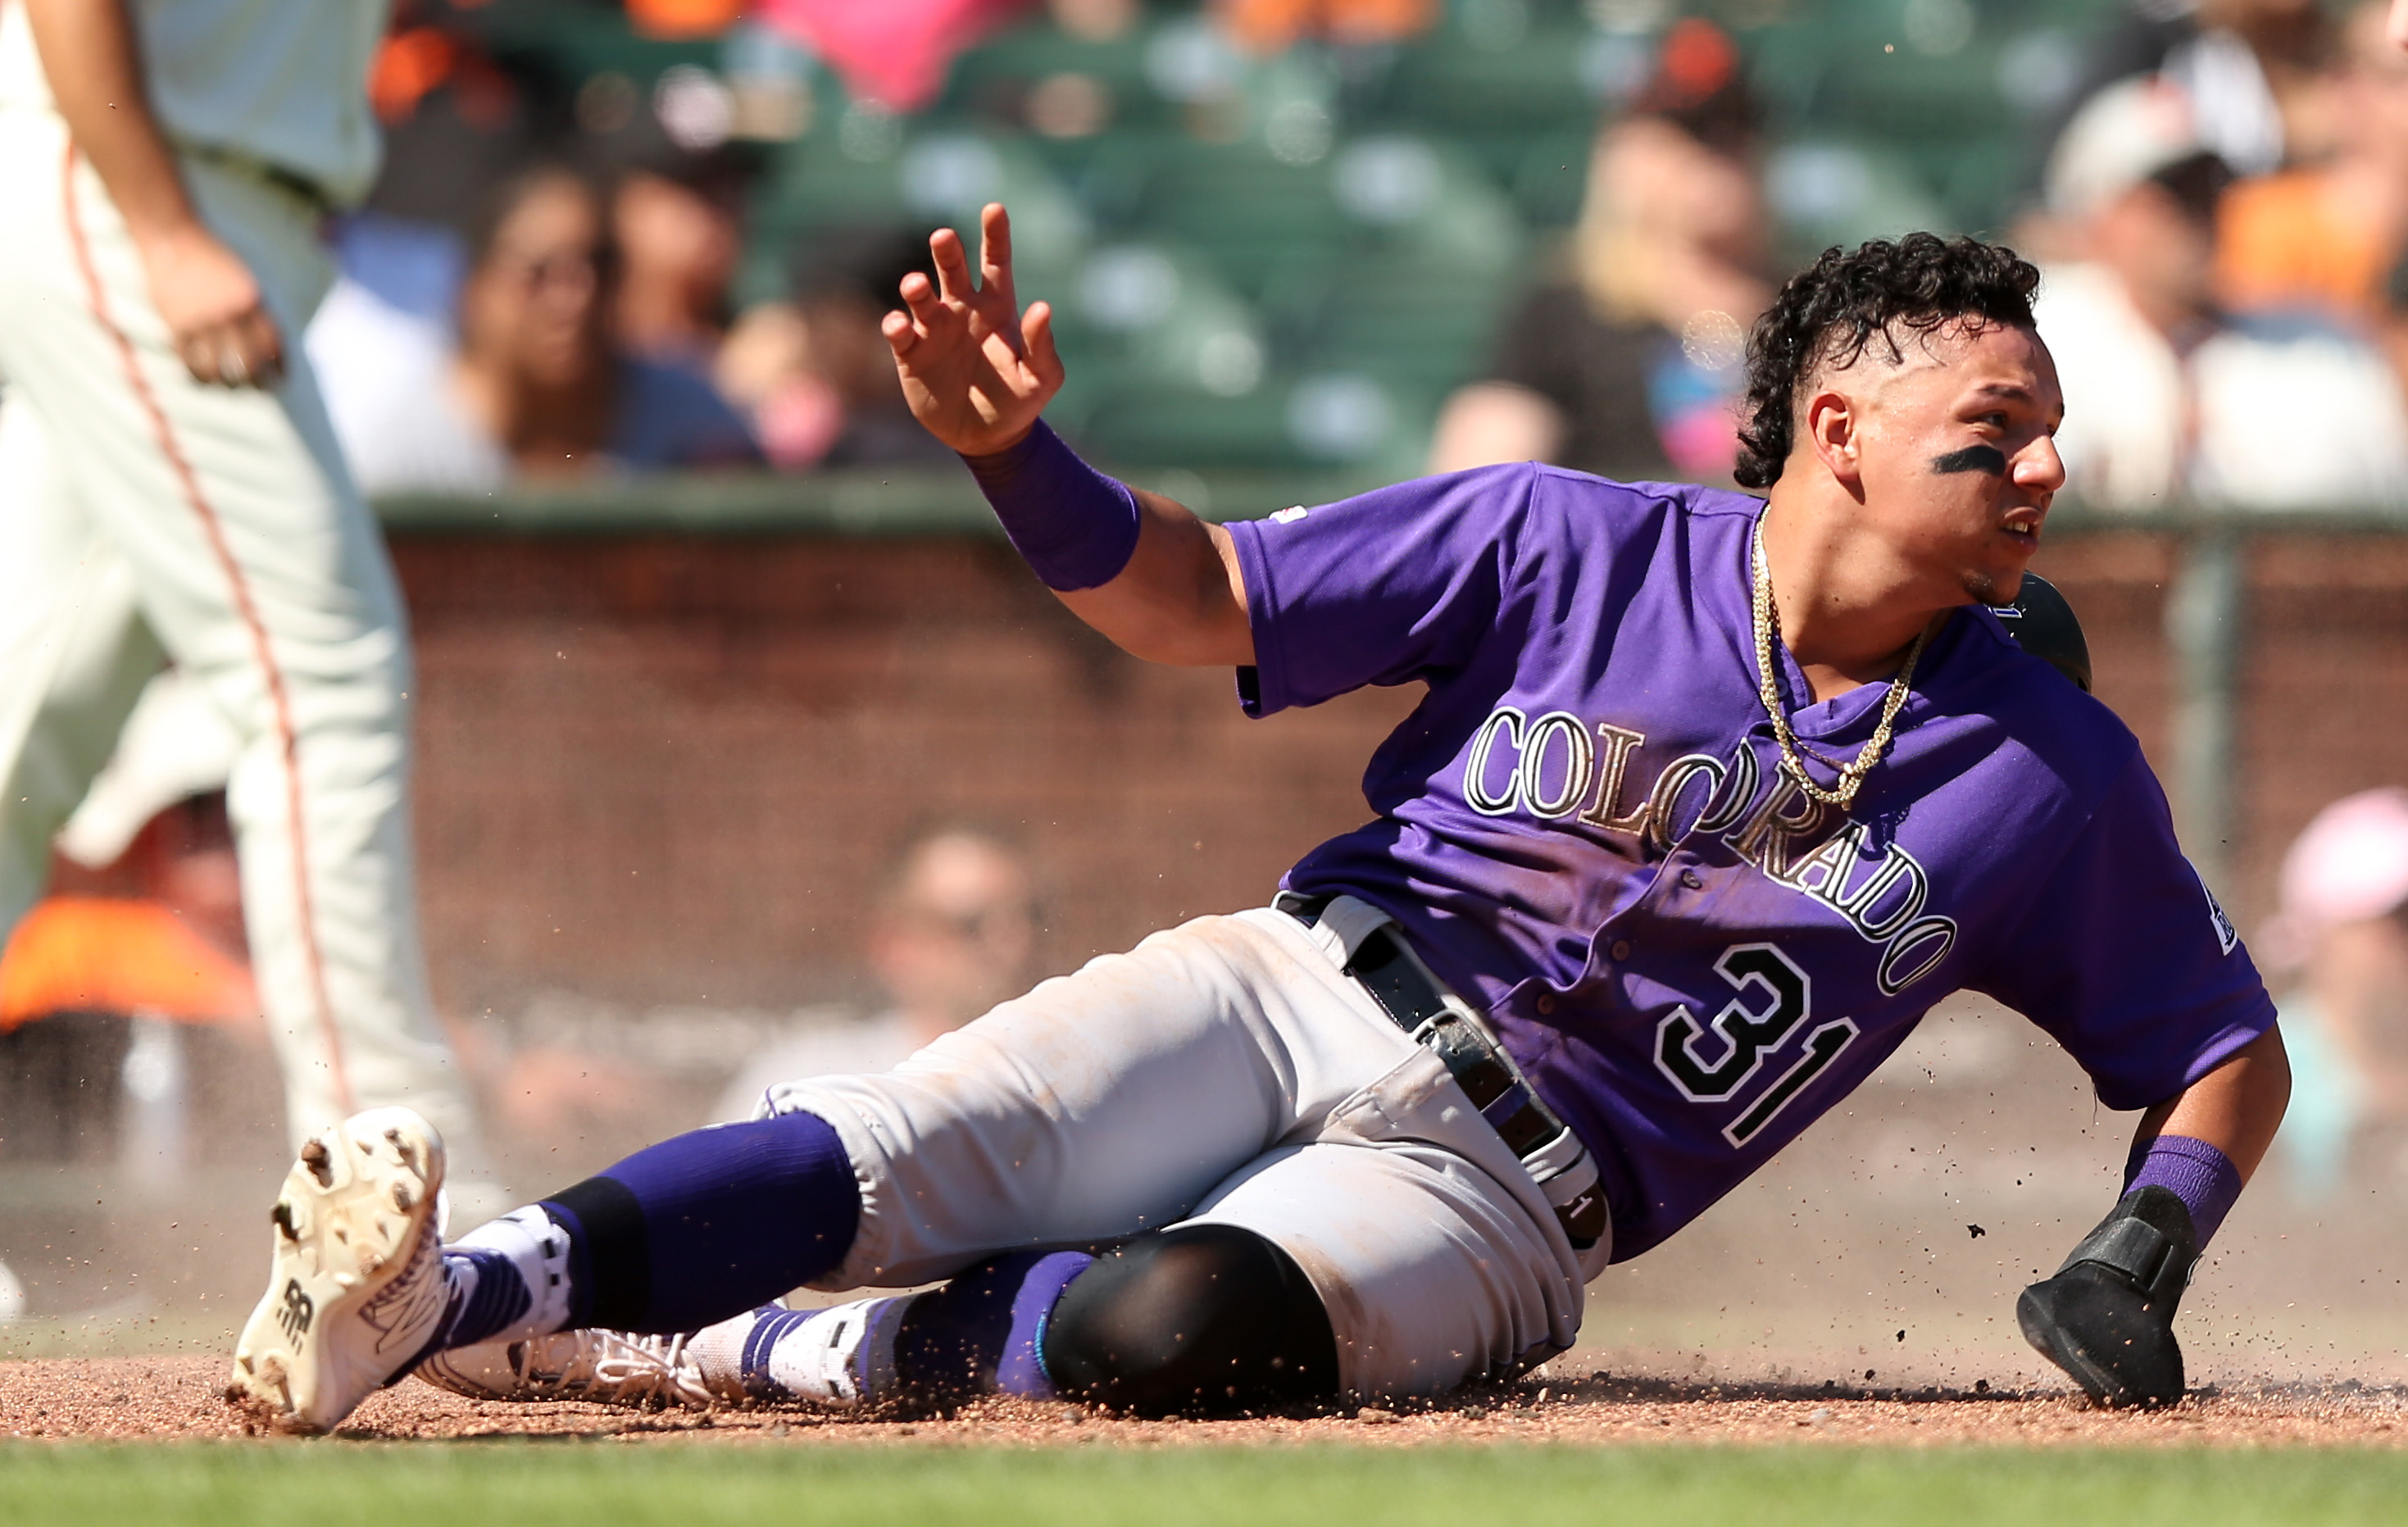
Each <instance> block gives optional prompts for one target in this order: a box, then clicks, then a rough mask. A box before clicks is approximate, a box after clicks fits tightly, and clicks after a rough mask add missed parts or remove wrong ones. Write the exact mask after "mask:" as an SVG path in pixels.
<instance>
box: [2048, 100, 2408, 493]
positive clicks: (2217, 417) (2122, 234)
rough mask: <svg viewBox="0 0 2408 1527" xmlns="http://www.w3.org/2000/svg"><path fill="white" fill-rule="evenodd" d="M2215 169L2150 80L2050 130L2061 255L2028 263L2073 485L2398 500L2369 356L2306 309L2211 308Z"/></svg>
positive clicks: (2403, 470)
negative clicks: (2063, 234)
mask: <svg viewBox="0 0 2408 1527" xmlns="http://www.w3.org/2000/svg"><path fill="white" fill-rule="evenodd" d="M2230 178H2231V174H2230V170H2229V168H2228V167H2227V166H2226V165H2225V164H2224V162H2223V161H2222V160H2221V159H2220V158H2218V157H2217V156H2216V155H2215V154H2214V152H2213V151H2211V150H2210V149H2209V148H2208V146H2207V144H2206V141H2205V140H2204V139H2203V138H2202V137H2201V136H2200V130H2199V124H2198V116H2197V112H2196V111H2195V109H2194V108H2193V104H2192V101H2191V98H2190V97H2189V96H2188V95H2187V94H2185V93H2184V92H2183V91H2181V90H2180V89H2178V88H2176V87H2175V86H2173V85H2171V84H2170V83H2168V82H2167V81H2165V80H2163V79H2156V78H2142V79H2128V80H2125V81H2123V82H2122V83H2120V84H2116V85H2113V86H2110V87H2109V88H2108V89H2106V90H2105V91H2102V92H2100V94H2099V95H2098V96H2097V97H2095V98H2094V99H2093V100H2092V101H2091V102H2090V104H2089V105H2088V106H2086V107H2085V108H2083V109H2082V111H2081V112H2080V113H2079V114H2078V115H2077V116H2075V118H2074V119H2073V122H2072V123H2071V125H2070V126H2068V127H2067V129H2066V131H2065V135H2064V137H2062V138H2060V139H2059V140H2058V142H2057V150H2056V151H2055V153H2054V154H2053V155H2052V156H2051V158H2050V162H2049V170H2048V199H2049V204H2050V210H2051V211H2052V213H2054V214H2055V215H2056V216H2057V218H2058V219H2059V220H2061V222H2062V223H2063V225H2064V227H2065V229H2066V230H2067V233H2068V235H2069V237H2070V238H2071V253H2072V254H2073V255H2074V258H2073V259H2071V260H2069V261H2066V262H2064V263H2060V264H2057V265H2055V266H2053V267H2049V268H2047V269H2046V270H2045V271H2044V273H2043V279H2042V285H2041V295H2040V300H2039V301H2038V302H2037V303H2036V304H2035V305H2034V314H2035V316H2036V317H2037V318H2038V319H2039V323H2040V332H2041V337H2042V339H2045V340H2046V341H2047V342H2048V346H2049V349H2050V351H2051V352H2052V353H2054V354H2055V356H2056V358H2057V370H2058V373H2059V375H2060V377H2061V378H2062V379H2063V382H2064V386H2065V401H2066V423H2065V427H2064V429H2063V430H2062V431H2061V432H2060V434H2059V435H2058V437H2057V445H2058V448H2059V450H2060V451H2061V452H2062V453H2063V454H2064V456H2065V463H2066V468H2067V470H2068V473H2069V476H2070V479H2071V486H2072V490H2073V492H2074V493H2075V494H2076V495H2077V496H2078V497H2082V498H2084V499H2086V500H2089V501H2091V502H2094V503H2099V504H2102V505H2104V506H2107V507H2111V508H2146V507H2150V506H2152V505H2154V504H2156V503H2158V502H2160V501H2162V500H2165V499H2167V498H2171V497H2194V498H2198V499H2200V500H2206V501H2215V502H2225V503H2234V504H2241V505H2245V506H2248V507H2252V508H2259V509H2286V508H2314V507H2317V506H2321V505H2328V504H2340V503H2364V502H2370V501H2377V500H2396V499H2398V498H2399V497H2401V495H2402V492H2403V485H2408V411H2403V409H2402V406H2401V393H2400V387H2399V384H2398V382H2396V381H2395V380H2394V379H2393V376H2392V373H2391V371H2390V368H2389V367H2388V366H2387V365H2386V363H2385V361H2384V359H2383V358H2382V356H2381V355H2380V354H2379V353H2376V352H2375V351H2374V350H2373V349H2372V348H2371V347H2370V346H2368V345H2367V344H2365V343H2364V342H2362V341H2360V340H2359V339H2356V338H2355V337H2353V336H2351V335H2349V334H2347V333H2345V332H2343V331H2342V330H2341V329H2339V328H2337V327H2334V326H2331V325H2329V324H2325V323H2322V322H2320V321H2318V320H2316V319H2315V318H2312V317H2305V316H2290V317H2284V318H2273V317H2266V316H2257V315H2244V316H2234V315H2230V314H2227V313H2224V312H2222V311H2220V310H2218V309H2217V306H2216V304H2215V300H2214V279H2213V278H2214V217H2215V209H2216V203H2217V199H2218V197H2219V196H2220V195H2221V194H2222V192H2223V189H2224V187H2225V186H2226V185H2227V184H2228V183H2229V180H2230Z"/></svg>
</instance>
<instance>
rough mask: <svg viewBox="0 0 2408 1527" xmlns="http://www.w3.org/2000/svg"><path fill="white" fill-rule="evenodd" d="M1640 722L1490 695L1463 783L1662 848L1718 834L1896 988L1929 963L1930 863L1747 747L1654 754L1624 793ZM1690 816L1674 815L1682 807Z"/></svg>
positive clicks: (1942, 935)
mask: <svg viewBox="0 0 2408 1527" xmlns="http://www.w3.org/2000/svg"><path fill="white" fill-rule="evenodd" d="M1646 742H1647V736H1646V734H1645V733H1644V732H1640V731H1634V730H1632V729H1631V728H1629V727H1617V726H1614V725H1613V723H1611V722H1599V723H1598V724H1597V726H1596V727H1595V728H1594V729H1592V728H1591V727H1590V726H1589V724H1588V723H1587V722H1586V721H1584V719H1582V718H1581V717H1579V716H1576V715H1573V714H1572V713H1570V712H1569V711H1550V712H1548V713H1545V714H1543V715H1540V716H1537V717H1532V716H1531V715H1529V714H1528V713H1527V712H1525V711H1523V710H1522V709H1521V708H1519V707H1518V706H1512V705H1500V706H1498V708H1497V709H1496V710H1495V711H1494V712H1492V713H1490V715H1489V717H1488V719H1487V720H1486V721H1485V722H1484V723H1482V725H1481V727H1480V730H1479V731H1478V732H1477V733H1475V734H1474V735H1473V737H1472V740H1471V750H1470V753H1469V756H1468V757H1467V758H1466V759H1465V762H1464V771H1463V794H1464V800H1465V801H1466V802H1467V803H1468V804H1469V806H1470V807H1471V809H1472V810H1473V811H1475V812H1478V813H1480V814H1482V815H1484V816H1507V815H1513V814H1522V815H1527V816H1534V817H1537V818H1539V819H1541V820H1542V821H1565V820H1577V821H1579V822H1581V823H1582V824H1584V825H1585V826H1588V827H1592V828H1599V829H1601V830H1603V831H1606V832H1615V833H1627V834H1629V835H1630V836H1632V837H1634V838H1636V839H1637V840H1638V841H1639V843H1640V845H1641V853H1642V854H1643V855H1644V856H1645V857H1648V858H1651V859H1652V858H1657V857H1662V856H1663V855H1665V854H1667V853H1669V852H1670V850H1671V847H1672V845H1673V843H1676V842H1678V841H1680V840H1681V839H1682V838H1684V837H1686V836H1688V835H1690V834H1692V833H1698V834H1705V835H1719V836H1720V837H1721V838H1722V840H1723V842H1724V843H1726V844H1727V845H1728V846H1729V848H1730V850H1731V852H1732V853H1734V854H1736V855H1737V856H1738V857H1740V858H1742V859H1743V860H1745V861H1746V862H1748V863H1750V864H1753V865H1755V866H1756V868H1757V869H1759V870H1761V871H1762V872H1764V873H1765V874H1766V875H1767V876H1769V877H1770V878H1771V879H1773V880H1775V881H1778V882H1780V883H1781V884H1782V885H1785V886H1789V887H1790V888H1792V889H1794V890H1797V891H1799V892H1800V893H1802V894H1804V895H1807V896H1810V897H1813V899H1814V900H1817V901H1819V902H1821V903H1822V904H1823V905H1825V906H1827V907H1829V908H1830V909H1831V910H1832V911H1833V912H1836V913H1838V914H1839V915H1840V916H1841V917H1842V919H1843V920H1845V921H1846V923H1847V925H1848V926H1849V927H1850V928H1851V929H1855V930H1856V936H1857V937H1859V938H1861V939H1863V940H1864V941H1865V942H1866V943H1867V944H1872V945H1874V946H1875V947H1876V948H1878V949H1880V951H1881V955H1880V960H1879V964H1878V965H1877V967H1876V969H1875V979H1876V980H1877V981H1878V982H1879V984H1880V986H1881V989H1882V991H1883V993H1884V994H1885V995H1886V996H1893V997H1894V996H1896V995H1898V994H1899V992H1901V991H1903V990H1905V989H1906V988H1907V987H1911V986H1913V985H1914V983H1915V982H1917V981H1919V980H1921V979H1923V978H1924V977H1925V976H1927V975H1928V974H1930V973H1931V972H1933V971H1935V970H1937V969H1939V967H1940V964H1941V961H1942V960H1944V959H1946V958H1948V953H1949V951H1950V950H1952V949H1954V948H1955V947H1956V945H1957V922H1956V919H1954V918H1951V917H1944V916H1940V915H1926V913H1925V910H1924V909H1925V908H1926V907H1927V906H1928V904H1929V901H1930V900H1931V876H1930V874H1929V872H1928V871H1926V870H1925V869H1924V867H1923V865H1922V863H1921V861H1919V860H1918V859H1916V858H1915V857H1914V855H1913V854H1911V853H1909V852H1907V850H1906V849H1905V848H1904V847H1903V846H1902V845H1900V844H1899V843H1897V842H1895V841H1890V842H1885V843H1881V844H1880V845H1878V846H1875V844H1874V843H1873V841H1872V834H1871V828H1869V827H1868V826H1867V825H1865V824H1863V823H1859V822H1853V821H1850V820H1848V819H1847V818H1846V817H1845V816H1844V815H1842V814H1840V813H1838V812H1836V811H1833V810H1832V809H1831V808H1830V807H1828V806H1827V805H1825V804H1824V803H1823V802H1821V801H1818V800H1814V799H1813V797H1811V796H1809V795H1807V794H1806V792H1805V791H1804V790H1802V789H1800V788H1799V785H1798V782H1797V781H1796V780H1794V779H1792V778H1790V777H1789V775H1788V774H1787V773H1786V772H1785V771H1781V770H1777V769H1776V770H1774V771H1773V772H1772V778H1771V780H1770V783H1769V784H1768V783H1767V782H1766V781H1765V779H1764V777H1763V775H1764V771H1763V768H1762V766H1761V765H1760V764H1758V763H1757V761H1756V753H1755V751H1754V750H1753V749H1751V748H1750V747H1748V746H1747V744H1746V743H1744V742H1742V743H1740V744H1739V745H1738V746H1737V747H1735V748H1733V749H1732V751H1731V754H1730V756H1728V757H1727V758H1717V757H1714V756H1712V755H1710V754H1703V753H1689V754H1684V755H1682V756H1680V757H1677V758H1675V759H1673V760H1672V761H1671V762H1670V763H1668V764H1666V765H1665V766H1664V768H1663V769H1662V771H1659V772H1658V773H1657V774H1656V780H1655V783H1654V784H1653V785H1650V786H1648V788H1647V791H1646V794H1645V795H1644V796H1643V797H1642V798H1641V799H1639V800H1636V801H1634V802H1631V803H1629V804H1627V805H1626V804H1625V801H1626V800H1627V795H1626V790H1625V786H1626V785H1627V784H1628V783H1629V781H1628V779H1627V776H1628V774H1629V771H1630V760H1631V757H1632V756H1633V755H1635V754H1636V753H1637V752H1638V751H1639V750H1640V749H1641V747H1643V746H1645V745H1646ZM1688 812H1694V813H1695V816H1694V818H1693V819H1691V820H1688V821H1686V822H1685V823H1684V821H1683V817H1684V814H1685V813H1688Z"/></svg>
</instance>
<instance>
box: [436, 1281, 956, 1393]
mask: <svg viewBox="0 0 2408 1527" xmlns="http://www.w3.org/2000/svg"><path fill="white" fill-rule="evenodd" d="M909 1303H910V1300H909V1299H907V1298H884V1299H863V1300H856V1301H854V1302H853V1303H852V1304H839V1305H836V1306H834V1307H832V1308H829V1309H824V1310H790V1309H783V1308H781V1307H780V1306H778V1305H776V1304H764V1305H762V1306H761V1307H760V1308H759V1309H756V1310H752V1311H749V1312H748V1313H746V1314H743V1315H738V1316H737V1317H735V1318H732V1319H726V1320H722V1321H721V1322H719V1323H718V1324H717V1325H714V1326H706V1327H704V1328H703V1329H702V1330H700V1331H696V1332H691V1333H686V1334H683V1335H678V1336H638V1335H634V1334H631V1333H626V1332H623V1331H563V1332H558V1333H554V1334H552V1335H549V1336H538V1337H535V1338H533V1339H531V1340H528V1341H517V1342H486V1343H483V1344H481V1345H480V1346H476V1347H459V1348H456V1349H454V1350H452V1351H449V1352H440V1353H437V1354H436V1355H435V1356H434V1357H431V1358H428V1359H427V1360H426V1361H424V1362H423V1363H421V1364H419V1366H418V1376H419V1377H420V1378H423V1379H424V1380H425V1381H426V1382H427V1383H429V1384H432V1385H434V1386H435V1387H436V1388H437V1389H439V1390H451V1391H452V1393H453V1394H461V1395H466V1396H467V1397H468V1398H469V1399H471V1400H522V1401H534V1400H585V1401H590V1402H592V1403H594V1404H596V1405H637V1406H645V1407H652V1406H662V1407H666V1406H668V1405H683V1406H685V1407H687V1408H688V1409H692V1410H708V1409H710V1407H711V1406H713V1405H747V1404H770V1405H792V1404H802V1405H818V1406H821V1407H823V1408H825V1409H830V1410H855V1409H860V1408H862V1407H864V1406H866V1405H878V1404H880V1403H881V1402H882V1401H885V1400H887V1399H890V1398H892V1397H893V1396H894V1394H895V1392H896V1377H895V1336H896V1331H897V1329H898V1328H899V1327H900V1326H901V1324H902V1317H903V1309H904V1306H905V1305H906V1304H909Z"/></svg>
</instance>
